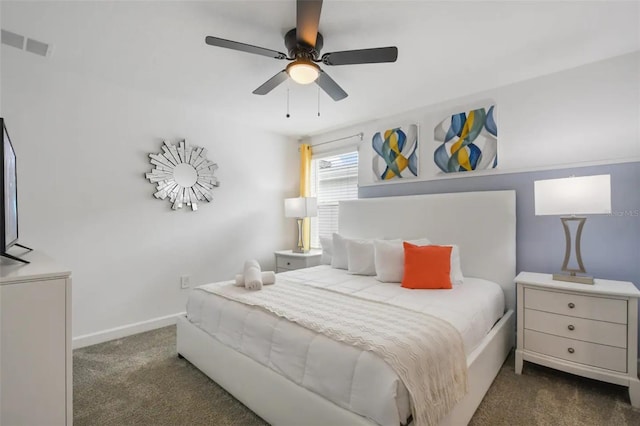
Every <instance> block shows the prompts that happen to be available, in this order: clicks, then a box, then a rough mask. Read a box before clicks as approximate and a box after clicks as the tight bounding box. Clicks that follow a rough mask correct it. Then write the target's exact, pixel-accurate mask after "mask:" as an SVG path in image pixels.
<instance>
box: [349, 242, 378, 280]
mask: <svg viewBox="0 0 640 426" xmlns="http://www.w3.org/2000/svg"><path fill="white" fill-rule="evenodd" d="M346 244H347V264H348V265H347V266H348V268H347V272H349V273H350V274H354V275H375V274H376V267H375V260H374V255H373V241H371V240H349V239H347V240H346Z"/></svg>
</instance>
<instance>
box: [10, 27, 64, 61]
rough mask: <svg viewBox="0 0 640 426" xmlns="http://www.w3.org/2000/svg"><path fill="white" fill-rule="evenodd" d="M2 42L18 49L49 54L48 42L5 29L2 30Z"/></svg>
mask: <svg viewBox="0 0 640 426" xmlns="http://www.w3.org/2000/svg"><path fill="white" fill-rule="evenodd" d="M25 41H26V42H25ZM2 44H6V45H7V46H11V47H15V48H17V49H20V50H26V51H27V52H31V53H34V54H36V55H39V56H48V55H51V48H52V46H51V45H50V44H47V43H43V42H41V41H38V40H34V39H32V38H26V37H25V36H22V35H20V34H16V33H13V32H11V31H7V30H2Z"/></svg>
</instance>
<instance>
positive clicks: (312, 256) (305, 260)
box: [275, 249, 322, 272]
mask: <svg viewBox="0 0 640 426" xmlns="http://www.w3.org/2000/svg"><path fill="white" fill-rule="evenodd" d="M275 255H276V272H287V271H293V270H294V269H302V268H310V267H312V266H318V265H319V264H320V257H321V256H322V250H316V249H311V250H310V251H309V253H294V252H293V251H291V250H280V251H277V252H275Z"/></svg>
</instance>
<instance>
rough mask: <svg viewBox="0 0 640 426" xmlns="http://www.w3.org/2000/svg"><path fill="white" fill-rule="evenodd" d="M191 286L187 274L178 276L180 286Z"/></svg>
mask: <svg viewBox="0 0 640 426" xmlns="http://www.w3.org/2000/svg"><path fill="white" fill-rule="evenodd" d="M189 287H191V278H190V277H189V275H182V276H181V277H180V288H189Z"/></svg>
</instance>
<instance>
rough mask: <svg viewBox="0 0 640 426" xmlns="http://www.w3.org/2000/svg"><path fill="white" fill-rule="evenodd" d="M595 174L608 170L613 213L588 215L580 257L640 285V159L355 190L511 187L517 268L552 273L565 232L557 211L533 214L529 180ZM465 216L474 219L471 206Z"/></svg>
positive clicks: (601, 271) (365, 193) (594, 270)
mask: <svg viewBox="0 0 640 426" xmlns="http://www.w3.org/2000/svg"><path fill="white" fill-rule="evenodd" d="M598 174H610V175H611V209H612V214H611V215H586V217H587V218H588V219H587V222H586V224H585V226H584V229H583V232H582V244H581V247H582V260H583V262H584V265H585V268H586V269H587V273H588V274H589V275H591V276H594V277H596V278H606V279H613V280H622V281H631V282H633V283H634V284H635V285H636V287H638V288H640V162H632V163H620V164H609V165H600V166H589V167H576V168H566V169H554V170H545V171H534V172H521V173H509V174H496V175H478V176H474V177H466V178H451V179H438V180H431V181H414V182H411V181H407V182H406V183H404V182H403V183H395V184H384V185H375V186H361V187H360V188H359V189H358V195H359V197H360V198H370V197H388V196H396V195H413V194H439V193H446V192H468V191H494V190H505V189H514V190H515V191H516V214H517V234H516V235H517V236H516V238H517V244H516V256H517V263H516V268H517V272H520V271H530V272H543V273H553V272H560V268H561V267H562V261H563V259H564V250H565V237H564V231H563V229H562V224H561V222H560V218H559V216H535V214H534V202H533V200H534V198H533V182H534V181H536V180H540V179H554V178H564V177H569V176H572V175H575V176H590V175H598ZM469 220H473V212H472V211H470V212H469ZM487 244H491V242H490V241H487ZM462 256H464V253H462Z"/></svg>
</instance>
